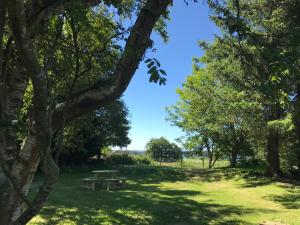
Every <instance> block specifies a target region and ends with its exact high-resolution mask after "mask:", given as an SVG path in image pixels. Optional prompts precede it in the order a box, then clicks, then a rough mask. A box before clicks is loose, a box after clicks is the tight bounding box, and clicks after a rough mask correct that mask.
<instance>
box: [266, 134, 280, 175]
mask: <svg viewBox="0 0 300 225" xmlns="http://www.w3.org/2000/svg"><path fill="white" fill-rule="evenodd" d="M279 140H280V137H279V134H278V133H277V132H276V131H275V132H273V131H269V134H268V137H267V154H266V159H267V171H266V172H267V175H269V176H279V175H280V174H281V172H280V156H279Z"/></svg>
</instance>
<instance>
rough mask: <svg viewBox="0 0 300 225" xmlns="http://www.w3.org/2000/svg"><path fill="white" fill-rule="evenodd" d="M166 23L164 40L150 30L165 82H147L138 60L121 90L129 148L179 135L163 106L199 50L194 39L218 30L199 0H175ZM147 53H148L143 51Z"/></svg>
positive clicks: (170, 99) (173, 99) (171, 99)
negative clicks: (187, 1)
mask: <svg viewBox="0 0 300 225" xmlns="http://www.w3.org/2000/svg"><path fill="white" fill-rule="evenodd" d="M170 10H171V21H170V22H169V23H168V33H169V36H170V40H169V42H168V43H167V44H165V43H164V42H163V41H162V39H161V38H160V37H159V36H158V35H157V34H154V35H153V37H152V39H153V40H154V41H155V48H156V49H157V52H156V53H155V54H154V55H150V56H153V57H155V58H157V59H158V60H159V61H160V62H161V64H162V68H163V69H164V70H165V71H166V72H167V74H168V76H167V79H168V80H167V84H166V85H165V86H159V85H158V84H153V83H149V82H148V79H149V75H148V74H147V69H146V66H145V65H144V64H143V63H141V64H140V66H139V69H138V71H137V72H136V74H135V76H134V78H133V80H132V81H131V83H130V85H129V87H128V89H127V90H126V92H125V93H124V97H123V99H124V100H125V102H126V104H127V106H128V108H129V111H130V120H131V126H132V128H131V130H130V138H131V140H132V143H131V144H130V145H129V146H128V149H129V150H143V149H144V147H145V145H146V143H147V142H148V141H149V139H151V138H153V137H161V136H164V137H166V138H167V139H168V140H170V141H174V140H175V139H176V138H178V137H180V136H182V135H183V133H182V132H181V130H180V129H179V128H177V127H172V126H171V125H170V123H169V122H167V121H166V116H167V113H166V110H165V108H166V106H170V105H172V104H174V103H175V102H176V101H177V99H178V96H177V94H176V89H177V88H178V87H181V84H182V83H183V82H184V81H185V79H186V76H188V75H189V74H191V71H192V58H193V57H199V56H200V55H201V54H202V53H201V50H200V48H199V47H198V44H197V42H198V40H206V41H212V40H213V38H214V36H213V35H214V34H216V33H218V29H217V28H216V26H215V25H214V24H213V23H212V22H211V21H210V20H209V16H208V14H209V10H208V8H207V6H206V5H204V4H202V3H197V4H194V3H190V4H189V6H186V5H185V4H184V1H183V0H175V1H174V6H173V7H171V8H170ZM147 56H149V55H147Z"/></svg>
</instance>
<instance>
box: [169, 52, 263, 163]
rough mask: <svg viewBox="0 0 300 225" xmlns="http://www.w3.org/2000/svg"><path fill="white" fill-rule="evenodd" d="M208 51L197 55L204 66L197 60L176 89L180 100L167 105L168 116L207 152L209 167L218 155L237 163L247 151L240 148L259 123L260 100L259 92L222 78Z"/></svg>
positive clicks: (245, 144)
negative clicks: (240, 87)
mask: <svg viewBox="0 0 300 225" xmlns="http://www.w3.org/2000/svg"><path fill="white" fill-rule="evenodd" d="M209 53H210V52H208V54H209ZM208 54H205V55H204V56H203V57H202V58H201V59H200V61H203V62H205V63H206V64H205V67H203V66H201V65H200V66H199V65H198V62H199V60H196V63H195V64H194V69H193V74H192V75H190V76H189V77H188V78H187V80H186V82H185V83H184V84H183V87H182V88H181V89H178V90H177V93H178V94H179V100H178V102H177V103H176V105H174V106H171V107H169V108H168V113H169V118H168V119H169V120H170V121H171V122H172V124H173V125H176V126H178V127H180V128H182V130H183V131H185V132H186V134H187V137H188V141H189V142H191V143H193V146H194V148H196V149H199V148H200V149H202V151H205V152H206V153H207V156H208V158H209V168H212V167H213V165H214V164H215V162H216V161H217V160H218V159H219V158H220V157H221V156H228V157H230V159H231V160H230V162H231V166H236V163H237V157H238V156H240V155H241V154H242V153H244V154H246V153H245V151H244V152H243V149H245V147H246V146H247V145H248V141H247V140H248V139H249V136H250V135H252V133H254V129H255V126H253V125H254V124H256V125H257V126H258V125H259V122H260V120H259V117H258V115H259V109H260V104H259V103H258V102H257V98H258V96H255V95H249V93H247V92H244V91H239V90H236V89H234V87H232V86H230V85H229V83H226V82H225V81H222V80H221V79H220V78H219V77H218V76H220V74H219V71H217V70H216V67H215V63H216V62H214V61H210V60H209V59H208V58H209V57H210V56H209V55H208ZM223 66H224V65H223ZM226 66H227V65H226ZM229 70H230V67H228V68H227V70H226V71H229Z"/></svg>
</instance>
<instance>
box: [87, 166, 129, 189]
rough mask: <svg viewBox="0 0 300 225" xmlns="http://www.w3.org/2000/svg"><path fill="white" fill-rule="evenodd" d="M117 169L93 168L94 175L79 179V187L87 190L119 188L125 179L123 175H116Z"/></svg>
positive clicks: (122, 185)
mask: <svg viewBox="0 0 300 225" xmlns="http://www.w3.org/2000/svg"><path fill="white" fill-rule="evenodd" d="M118 172H119V170H94V171H92V173H94V177H88V178H84V179H81V181H82V184H81V187H82V188H85V189H89V190H93V191H95V190H97V189H105V190H111V189H120V188H123V187H124V185H125V183H126V179H125V178H124V177H117V176H116V175H117V173H118Z"/></svg>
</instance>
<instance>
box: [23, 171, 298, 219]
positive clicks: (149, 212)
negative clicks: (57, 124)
mask: <svg viewBox="0 0 300 225" xmlns="http://www.w3.org/2000/svg"><path fill="white" fill-rule="evenodd" d="M119 169H120V175H122V176H125V177H127V178H128V180H127V182H128V184H127V186H126V188H125V189H124V190H119V191H95V192H93V191H88V190H82V189H80V179H81V178H85V177H88V176H91V173H90V172H88V171H90V170H91V169H89V170H85V171H84V170H81V171H72V172H64V173H63V174H62V175H61V178H60V182H59V183H58V184H57V186H56V188H55V190H54V191H53V193H52V194H51V196H50V198H49V200H48V203H47V204H46V205H45V207H44V208H43V210H42V211H41V213H40V214H39V215H38V216H36V217H35V218H34V219H33V220H32V221H31V222H30V223H29V224H30V225H37V224H51V225H52V224H61V225H62V224H64V225H65V224H66V225H67V224H68V225H71V224H80V225H83V224H87V225H94V224H95V225H96V224H103V225H117V224H122V225H123V224H124V225H135V224H140V225H147V224H154V225H156V224H157V225H159V224H160V225H201V224H203V225H206V224H211V225H213V224H218V225H221V224H222V225H225V224H228V225H235V224H241V225H250V224H253V225H254V224H256V225H257V224H259V222H262V221H278V222H283V223H287V224H290V225H300V187H296V186H292V185H286V184H283V183H278V182H272V181H271V180H269V179H266V178H263V177H259V178H257V177H255V176H254V175H251V172H249V171H247V170H241V169H214V170H211V171H209V170H201V169H193V170H187V169H179V168H174V167H166V166H164V167H157V166H149V167H142V166H136V167H120V168H119ZM38 183H39V182H38V181H36V182H35V183H34V185H33V190H32V193H34V192H35V191H37V188H38Z"/></svg>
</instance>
